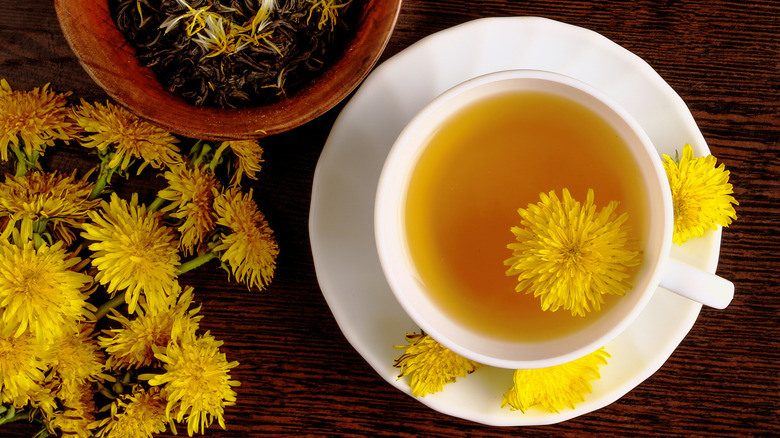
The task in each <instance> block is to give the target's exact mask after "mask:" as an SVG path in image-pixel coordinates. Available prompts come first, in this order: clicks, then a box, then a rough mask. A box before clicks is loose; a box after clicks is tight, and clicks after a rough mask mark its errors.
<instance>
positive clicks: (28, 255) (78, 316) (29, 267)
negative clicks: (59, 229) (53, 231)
mask: <svg viewBox="0 0 780 438" xmlns="http://www.w3.org/2000/svg"><path fill="white" fill-rule="evenodd" d="M80 262H81V259H79V258H78V257H75V256H72V255H70V254H68V252H67V251H65V249H64V248H63V245H62V241H59V242H57V243H55V244H54V245H52V246H49V245H47V244H45V243H44V244H43V245H41V247H40V248H38V249H36V248H35V246H34V245H33V243H32V242H30V241H28V242H27V243H25V244H24V245H23V246H21V247H19V246H16V245H12V244H9V243H7V242H6V243H2V244H0V310H2V322H3V323H4V324H5V326H6V327H15V335H16V336H20V335H21V334H22V333H23V332H25V331H29V332H31V333H32V334H33V335H34V336H35V337H37V338H38V339H41V340H51V339H53V338H56V337H58V336H60V335H61V334H62V333H63V332H64V331H65V330H69V329H72V328H74V327H75V326H76V323H77V322H79V321H84V320H86V319H91V318H93V314H92V312H93V311H94V310H96V309H95V307H94V306H92V305H91V304H89V303H87V301H86V300H87V298H88V297H87V295H85V294H84V292H83V291H84V290H85V288H86V287H88V286H89V285H90V284H91V282H92V278H91V277H90V276H88V275H85V274H82V273H79V272H76V271H74V270H73V268H74V266H75V265H77V264H79V263H80Z"/></svg>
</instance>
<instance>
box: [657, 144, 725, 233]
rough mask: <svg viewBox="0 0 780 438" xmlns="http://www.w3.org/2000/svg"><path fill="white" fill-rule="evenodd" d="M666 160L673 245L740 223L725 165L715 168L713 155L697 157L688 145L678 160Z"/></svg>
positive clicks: (664, 158)
mask: <svg viewBox="0 0 780 438" xmlns="http://www.w3.org/2000/svg"><path fill="white" fill-rule="evenodd" d="M663 160H664V169H665V170H666V176H667V178H668V180H669V186H670V187H671V189H672V201H673V204H674V243H677V244H682V243H684V242H686V241H688V240H689V239H692V238H694V237H700V236H702V235H704V232H705V231H707V230H708V229H713V230H716V229H717V228H718V225H720V226H724V227H727V226H729V224H731V221H732V220H736V219H737V213H736V211H734V205H739V203H738V202H737V201H736V200H735V199H734V197H733V196H732V194H733V193H734V191H733V187H732V185H731V184H729V171H728V170H726V168H725V165H724V164H723V163H721V164H720V166H717V167H716V166H715V165H716V161H717V160H716V158H715V157H714V156H712V155H708V156H706V157H698V158H696V157H694V156H693V148H692V147H691V145H689V144H686V145H685V146H684V147H683V152H682V157H680V159H679V160H674V159H672V158H671V157H670V156H668V155H666V154H664V155H663Z"/></svg>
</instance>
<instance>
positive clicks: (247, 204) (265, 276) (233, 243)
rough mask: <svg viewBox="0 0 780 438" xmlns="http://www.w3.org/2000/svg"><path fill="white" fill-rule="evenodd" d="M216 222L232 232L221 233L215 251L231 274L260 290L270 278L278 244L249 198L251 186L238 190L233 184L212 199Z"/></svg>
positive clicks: (274, 265) (274, 266) (277, 251)
mask: <svg viewBox="0 0 780 438" xmlns="http://www.w3.org/2000/svg"><path fill="white" fill-rule="evenodd" d="M214 209H215V210H216V212H217V217H218V219H217V225H221V226H223V227H226V228H228V229H229V230H230V231H231V232H230V233H228V234H225V233H222V234H221V242H220V244H219V245H218V246H217V247H215V248H214V252H218V253H221V254H222V255H221V260H222V261H223V262H227V263H228V264H229V265H230V269H231V271H232V273H233V276H234V277H235V278H236V279H237V280H238V281H240V282H243V283H245V284H246V285H247V286H249V287H253V286H254V287H257V288H258V289H260V290H262V289H264V288H265V286H266V285H267V284H268V283H269V282H270V281H271V279H272V278H273V275H274V269H275V268H276V256H277V255H278V254H279V247H278V245H277V244H276V240H275V239H274V237H273V231H272V230H271V228H270V227H269V226H268V222H266V220H265V216H264V215H263V213H262V212H260V210H258V209H257V204H255V201H254V200H253V199H252V190H250V191H249V193H241V192H240V191H239V190H238V189H236V188H233V189H230V190H228V191H226V192H223V193H221V194H219V196H217V197H216V199H215V200H214Z"/></svg>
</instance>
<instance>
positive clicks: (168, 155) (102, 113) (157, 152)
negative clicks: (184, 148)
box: [73, 100, 182, 173]
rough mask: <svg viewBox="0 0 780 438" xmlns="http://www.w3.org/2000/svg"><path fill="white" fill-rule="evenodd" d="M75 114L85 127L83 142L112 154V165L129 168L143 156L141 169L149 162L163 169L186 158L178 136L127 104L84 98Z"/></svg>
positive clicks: (105, 153) (139, 170) (111, 166)
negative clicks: (127, 106)
mask: <svg viewBox="0 0 780 438" xmlns="http://www.w3.org/2000/svg"><path fill="white" fill-rule="evenodd" d="M73 117H74V119H75V120H76V122H77V123H78V126H80V127H81V129H82V130H83V131H84V134H83V135H82V138H83V139H82V140H80V141H81V144H82V145H83V146H84V147H87V148H95V149H97V150H98V152H99V153H100V154H101V155H109V156H110V160H109V162H108V167H110V168H118V169H121V170H125V169H127V167H128V166H129V165H130V164H131V163H132V162H133V161H134V160H135V159H137V158H140V159H142V160H143V164H142V165H141V166H140V167H139V169H138V172H139V173H140V172H141V171H142V170H143V168H144V167H146V165H147V164H149V165H151V166H152V167H154V168H155V169H161V168H163V167H164V166H173V165H175V164H179V163H181V162H182V158H181V156H180V155H179V148H178V147H177V146H176V143H178V139H177V138H176V137H174V136H173V135H172V134H171V133H169V132H168V131H166V130H164V129H162V128H160V127H158V126H157V125H154V124H152V123H150V122H147V121H144V120H142V119H140V118H138V117H137V116H135V115H133V114H132V113H130V111H128V110H126V109H125V108H122V107H120V106H117V105H114V104H112V103H109V102H107V103H106V104H105V105H101V104H99V103H95V104H94V105H93V104H90V103H87V102H85V101H84V100H82V101H81V106H79V107H76V108H74V110H73Z"/></svg>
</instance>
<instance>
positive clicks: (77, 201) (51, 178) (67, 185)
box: [0, 172, 98, 245]
mask: <svg viewBox="0 0 780 438" xmlns="http://www.w3.org/2000/svg"><path fill="white" fill-rule="evenodd" d="M75 175H76V174H75V172H74V173H73V174H71V175H62V174H59V173H57V172H51V173H48V172H29V173H26V174H25V175H23V176H13V175H6V177H5V181H4V182H3V183H2V184H0V218H2V217H7V218H9V220H8V221H7V223H6V227H5V230H4V231H3V233H2V237H3V238H4V239H7V238H8V237H9V236H10V235H11V232H12V230H13V229H15V227H16V226H17V224H18V225H19V230H20V237H21V238H22V239H23V240H31V239H32V238H33V233H34V232H38V233H42V232H45V231H50V232H51V233H52V234H53V236H54V238H55V239H57V240H62V241H64V242H65V244H66V245H70V244H71V243H72V242H73V240H74V239H75V237H76V236H75V234H74V232H73V229H74V228H79V227H80V226H81V224H82V223H83V222H84V221H85V220H86V219H87V212H88V211H89V210H91V209H92V208H94V207H95V206H96V205H97V203H98V201H89V200H88V198H89V195H90V193H91V192H92V184H90V183H89V182H87V181H85V180H83V179H76V176H75Z"/></svg>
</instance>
